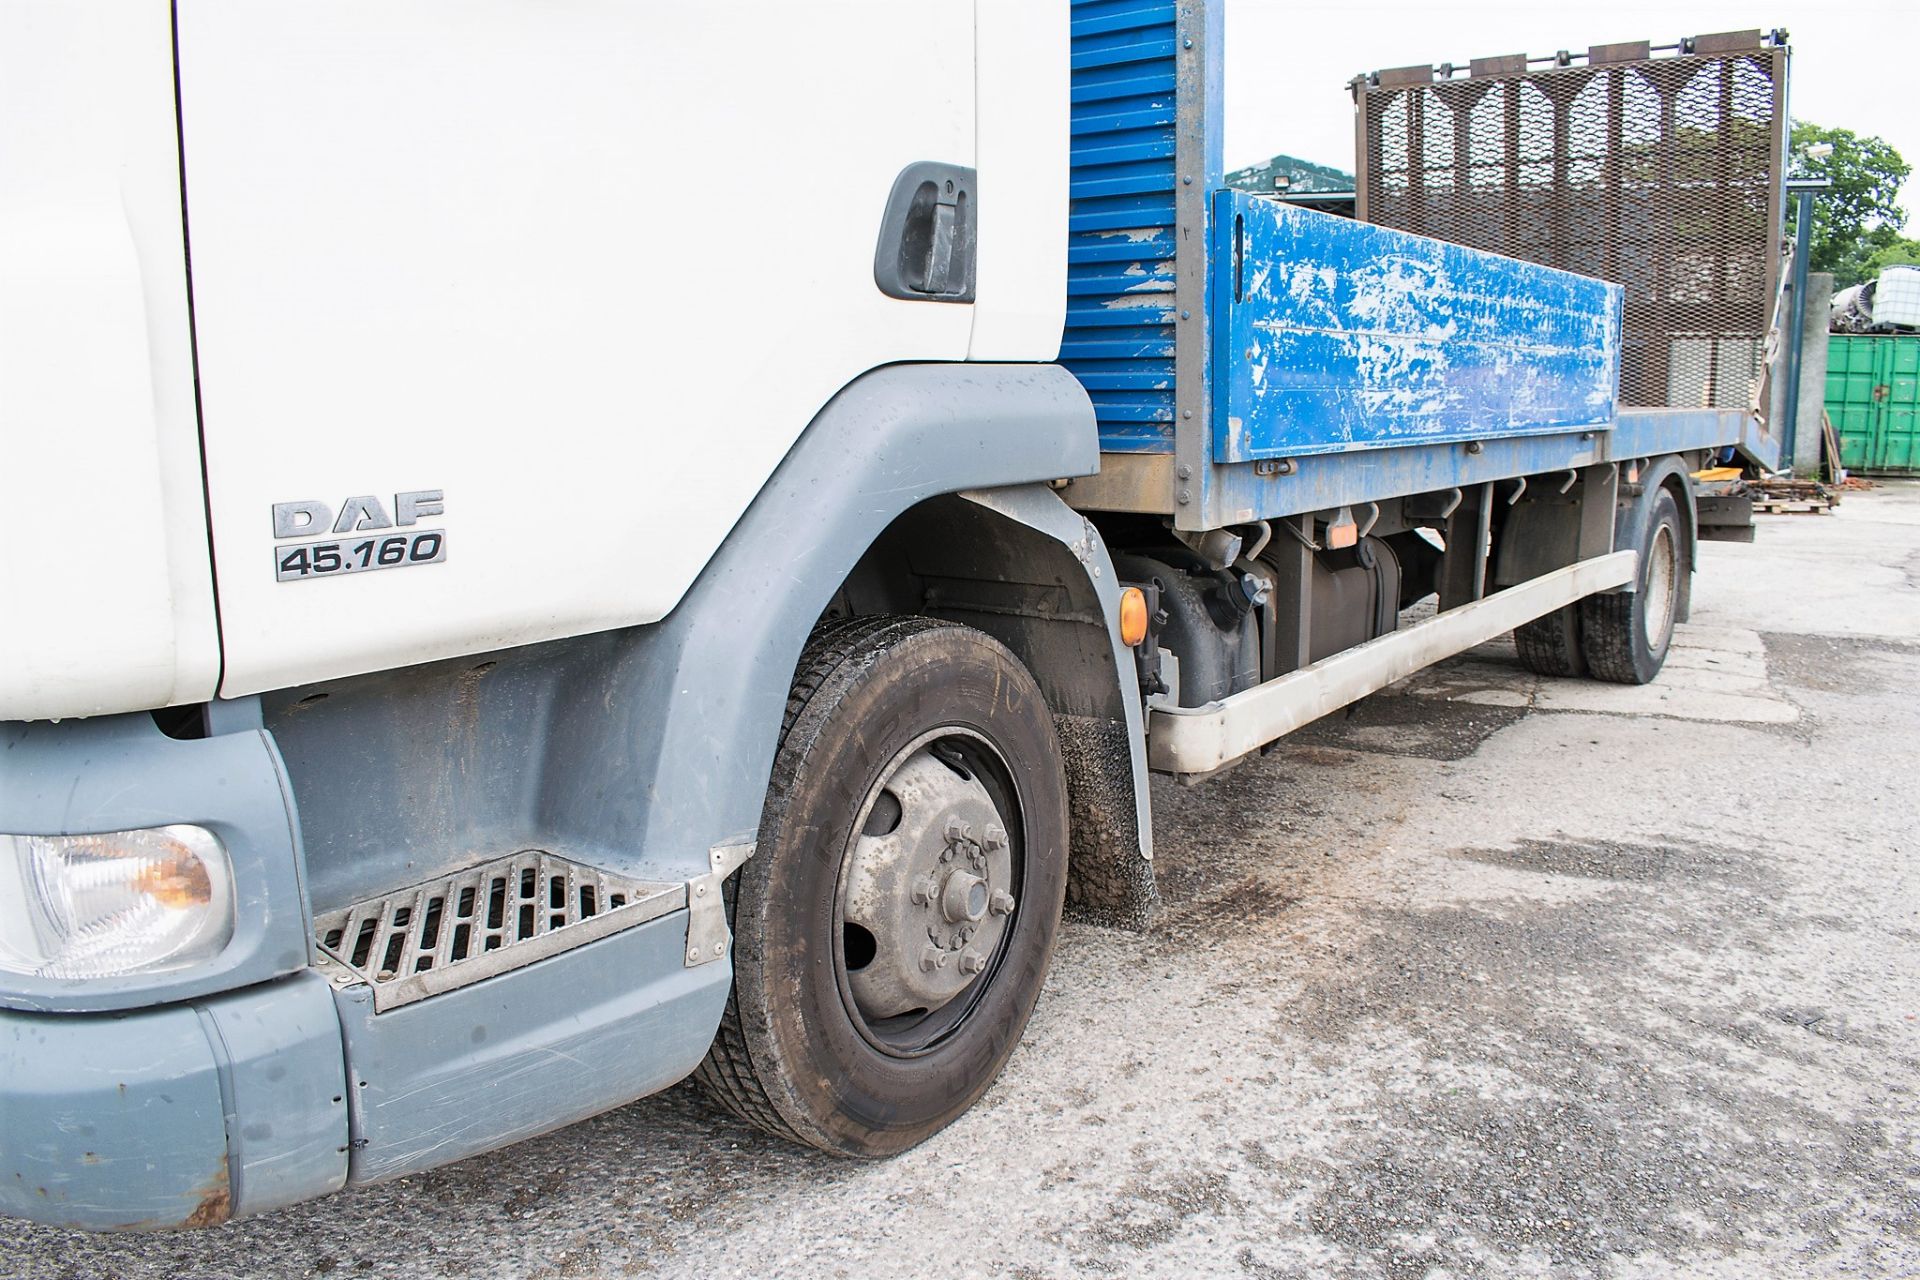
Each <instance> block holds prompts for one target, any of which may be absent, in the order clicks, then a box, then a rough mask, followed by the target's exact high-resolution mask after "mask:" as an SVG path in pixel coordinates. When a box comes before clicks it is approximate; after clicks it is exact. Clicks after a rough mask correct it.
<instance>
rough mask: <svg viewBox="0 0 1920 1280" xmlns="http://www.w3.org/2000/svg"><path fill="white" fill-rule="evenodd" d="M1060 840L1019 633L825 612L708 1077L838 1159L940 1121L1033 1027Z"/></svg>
mask: <svg viewBox="0 0 1920 1280" xmlns="http://www.w3.org/2000/svg"><path fill="white" fill-rule="evenodd" d="M1067 847H1068V846H1067V795H1066V780H1065V777H1064V774H1063V770H1062V766H1061V762H1060V751H1059V745H1058V743H1057V741H1056V739H1055V737H1054V730H1053V719H1052V716H1051V714H1050V713H1049V711H1048V709H1047V705H1046V702H1045V700H1044V699H1043V698H1042V696H1041V693H1040V690H1039V687H1038V686H1037V685H1036V684H1035V683H1034V680H1033V676H1032V675H1031V674H1030V673H1029V672H1028V671H1027V669H1026V668H1025V667H1024V666H1023V665H1022V664H1021V663H1020V660H1019V659H1018V658H1016V657H1015V656H1014V655H1013V654H1012V653H1011V652H1009V651H1008V650H1007V648H1006V647H1005V646H1004V645H1002V644H1000V643H999V642H998V641H997V640H994V639H993V638H992V637H990V636H987V635H985V634H983V633H981V632H979V631H975V630H973V629H971V628H968V627H963V626H959V625H957V624H953V623H946V622H939V621H936V620H933V619H929V618H905V617H889V618H858V619H852V620H847V621H841V622H834V623H828V624H826V625H824V626H823V627H822V628H821V629H820V630H819V631H817V632H816V633H815V635H814V638H813V639H812V641H811V642H810V643H809V645H808V647H807V650H806V653H805V654H804V655H803V657H802V659H801V663H800V668H799V671H798V673H797V675H796V676H795V680H794V685H793V691H792V693H791V695H790V696H789V699H788V704H787V716H786V724H785V726H784V729H783V733H782V738H781V742H780V747H779V750H778V752H777V754H776V756H775V759H774V767H773V777H772V782H771V786H770V788H769V790H768V795H767V805H766V809H765V811H764V813H763V814H762V817H761V824H760V834H759V843H758V846H757V848H756V850H755V853H754V856H753V857H752V858H751V859H750V860H749V861H748V862H747V864H746V865H745V867H743V868H742V869H741V872H740V874H739V876H738V878H737V880H736V882H735V883H734V885H733V895H732V902H731V910H732V920H733V928H734V987H733V993H732V995H731V996H730V998H729V999H728V1002H727V1010H726V1014H725V1016H724V1018H723V1019H722V1022H721V1026H720V1031H719V1034H718V1035H717V1036H716V1037H715V1040H714V1043H713V1047H712V1048H711V1049H710V1050H709V1051H708V1054H707V1058H706V1061H705V1062H703V1063H702V1064H701V1066H700V1069H699V1071H698V1072H697V1079H698V1080H699V1081H700V1083H701V1084H702V1085H703V1086H704V1087H705V1089H706V1090H707V1092H708V1093H709V1094H711V1095H712V1096H713V1097H714V1098H716V1099H717V1100H718V1101H719V1102H720V1103H721V1104H722V1105H723V1106H726V1107H727V1108H728V1109H730V1110H732V1111H733V1112H735V1113H736V1114H738V1115H740V1116H741V1117H743V1118H744V1119H746V1120H749V1121H751V1122H752V1123H754V1124H756V1125H758V1126H760V1127H761V1128H763V1129H766V1130H768V1131H770V1132H772V1133H775V1134H778V1135H780V1136H783V1137H787V1138H791V1139H794V1140H796V1141H799V1142H803V1143H806V1144H808V1145H810V1146H814V1147H818V1148H821V1149H822V1150H825V1151H830V1152H834V1153H837V1154H841V1155H849V1156H885V1155H891V1154H893V1153H895V1152H898V1151H902V1150H905V1149H906V1148H908V1147H910V1146H913V1145H914V1144H915V1143H917V1142H920V1141H921V1140H923V1139H925V1138H926V1137H928V1136H929V1135H931V1134H933V1133H935V1132H937V1131H938V1130H939V1129H941V1128H943V1127H944V1126H945V1125H947V1124H949V1123H950V1122H952V1121H953V1120H954V1119H955V1118H956V1117H958V1116H959V1115H960V1114H961V1113H962V1112H964V1111H965V1110H966V1109H967V1108H968V1107H969V1106H971V1105H972V1104H973V1102H974V1101H975V1100H976V1099H977V1098H979V1096H980V1095H981V1094H982V1093H984V1092H985V1091H986V1089H987V1087H988V1085H990V1084H991V1083H992V1082H993V1079H994V1077H995V1076H996V1075H998V1074H999V1071H1000V1068H1001V1066H1002V1065H1003V1064H1004V1063H1005V1062H1006V1060H1007V1057H1008V1055H1009V1054H1011V1053H1012V1051H1013V1047H1014V1045H1015V1044H1016V1043H1017V1042H1018V1041H1019V1039H1020V1034H1021V1032H1022V1030H1024V1028H1025V1027H1026V1023H1027V1018H1028V1015H1029V1014H1031V1013H1032V1011H1033V1006H1034V1002H1035V1000H1036V999H1037V998H1038V997H1039V994H1040V986H1041V982H1042V979H1043V978H1044V977H1045V975H1046V969H1047V962H1048V960H1049V958H1050V957H1051V955H1052V951H1053V942H1054V936H1055V933H1056V931H1057V930H1058V927H1059V921H1060V909H1061V903H1062V901H1063V899H1064V896H1065V892H1066V869H1067V867H1066V863H1067Z"/></svg>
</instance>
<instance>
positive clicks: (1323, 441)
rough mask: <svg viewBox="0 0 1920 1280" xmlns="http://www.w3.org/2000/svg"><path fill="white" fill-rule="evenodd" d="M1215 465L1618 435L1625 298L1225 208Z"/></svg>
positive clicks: (1296, 211)
mask: <svg viewBox="0 0 1920 1280" xmlns="http://www.w3.org/2000/svg"><path fill="white" fill-rule="evenodd" d="M1214 201H1215V206H1214V212H1215V218H1214V237H1213V245H1212V251H1213V252H1212V266H1213V270H1214V272H1215V289H1214V311H1215V316H1214V344H1215V345H1214V349H1213V378H1214V428H1215V429H1214V438H1213V454H1214V458H1215V460H1216V461H1219V462H1249V461H1253V460H1256V459H1260V458H1277V457H1299V456H1306V455H1313V454H1327V453H1343V452H1347V451H1350V450H1356V449H1372V448H1380V447H1383V446H1389V445H1407V444H1436V443H1445V442H1449V441H1460V440H1483V439H1491V438H1498V437H1504V436H1514V435H1538V434H1542V433H1552V432H1561V431H1591V430H1604V429H1606V428H1608V427H1609V426H1610V425H1611V423H1612V421H1613V417H1614V410H1615V400H1616V396H1617V394H1618V387H1619V375H1620V321H1621V305H1622V292H1621V290H1620V288H1619V287H1618V286H1617V285H1610V284H1606V283H1604V282H1602V281H1599V280H1592V279H1588V278H1587V277H1584V276H1577V275H1573V274H1571V273H1569V272H1565V271H1555V270H1552V269H1551V268H1548V267H1541V266H1535V265H1534V264H1532V263H1526V262H1518V261H1515V260H1513V259H1511V258H1503V257H1500V256H1498V255H1496V254H1491V253H1484V252H1481V251H1479V250H1476V249H1468V248H1464V247H1462V246H1459V245H1453V244H1446V243H1443V242H1441V241H1438V240H1430V239H1427V238H1426V237H1423V236H1414V235H1409V234H1407V233H1405V232H1401V231H1394V230H1390V229H1388V228H1385V227H1376V226H1372V225H1370V224H1367V223H1361V222H1354V221H1351V220H1349V219H1345V218H1336V217H1333V216H1330V215H1328V214H1322V213H1315V212H1313V211H1311V210H1307V209H1300V208H1295V207H1293V206H1290V205H1286V204H1283V203H1281V202H1279V201H1277V200H1271V199H1266V198H1263V197H1259V196H1253V195H1248V194H1246V193H1243V192H1238V191H1220V192H1217V193H1215V196H1214Z"/></svg>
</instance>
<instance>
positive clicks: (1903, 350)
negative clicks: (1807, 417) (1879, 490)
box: [1827, 333, 1920, 475]
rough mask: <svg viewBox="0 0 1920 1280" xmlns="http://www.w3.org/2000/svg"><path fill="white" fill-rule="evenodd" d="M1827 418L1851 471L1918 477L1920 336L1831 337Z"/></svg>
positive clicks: (1919, 470) (1845, 464) (1919, 454)
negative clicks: (1830, 422) (1837, 436)
mask: <svg viewBox="0 0 1920 1280" xmlns="http://www.w3.org/2000/svg"><path fill="white" fill-rule="evenodd" d="M1827 417H1828V418H1829V419H1831V420H1832V422H1833V429H1834V431H1835V432H1836V433H1837V434H1838V435H1839V437H1840V465H1841V466H1843V467H1845V468H1846V469H1847V470H1849V471H1866V472H1874V473H1880V474H1890V475H1920V333H1916V334H1907V333H1902V334H1886V335H1881V334H1871V335H1854V334H1841V333H1836V334H1834V335H1833V336H1832V337H1831V338H1829V339H1828V340H1827Z"/></svg>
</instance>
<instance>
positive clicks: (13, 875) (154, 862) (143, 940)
mask: <svg viewBox="0 0 1920 1280" xmlns="http://www.w3.org/2000/svg"><path fill="white" fill-rule="evenodd" d="M232 937H233V868H232V865H231V864H230V863H229V862H228V860H227V851H226V849H225V847H224V846H222V845H221V843H220V840H219V837H217V836H215V835H214V834H213V832H211V831H208V830H207V829H205V828H204V827H190V826H172V827H145V828H142V829H140V830H138V831H108V832H103V833H101V834H99V835H88V836H0V969H4V970H10V971H12V972H14V973H26V974H33V975H35V976H37V977H43V978H107V977H118V976H120V975H123V974H135V973H164V972H166V971H168V970H171V969H182V968H185V967H187V966H188V965H192V964H196V963H198V962H199V961H202V960H205V959H206V958H208V957H209V956H212V955H215V954H217V953H218V952H219V951H220V949H221V948H222V947H224V946H226V945H227V942H228V940H229V939H231V938H232Z"/></svg>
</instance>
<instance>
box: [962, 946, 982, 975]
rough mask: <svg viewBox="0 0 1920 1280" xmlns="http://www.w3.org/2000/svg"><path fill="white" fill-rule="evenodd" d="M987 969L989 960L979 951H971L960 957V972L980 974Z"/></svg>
mask: <svg viewBox="0 0 1920 1280" xmlns="http://www.w3.org/2000/svg"><path fill="white" fill-rule="evenodd" d="M986 967H987V958H986V957H985V956H983V955H981V954H980V953H979V952H978V951H969V952H967V954H965V955H963V956H961V957H960V972H962V973H978V972H980V971H981V970H982V969H984V968H986Z"/></svg>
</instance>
